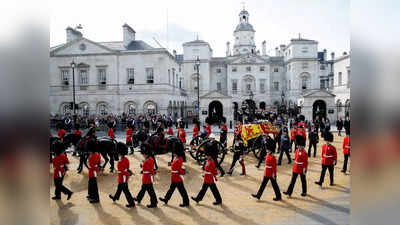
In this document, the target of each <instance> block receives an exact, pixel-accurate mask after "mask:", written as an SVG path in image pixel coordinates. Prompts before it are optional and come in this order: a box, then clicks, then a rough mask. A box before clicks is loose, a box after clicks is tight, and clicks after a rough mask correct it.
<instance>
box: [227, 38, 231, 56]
mask: <svg viewBox="0 0 400 225" xmlns="http://www.w3.org/2000/svg"><path fill="white" fill-rule="evenodd" d="M230 44H231V43H230V42H229V41H228V42H226V56H231V47H230Z"/></svg>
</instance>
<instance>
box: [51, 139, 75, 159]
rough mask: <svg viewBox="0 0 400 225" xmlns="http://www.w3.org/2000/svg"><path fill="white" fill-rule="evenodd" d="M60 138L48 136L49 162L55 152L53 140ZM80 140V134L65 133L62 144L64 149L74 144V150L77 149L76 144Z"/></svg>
mask: <svg viewBox="0 0 400 225" xmlns="http://www.w3.org/2000/svg"><path fill="white" fill-rule="evenodd" d="M57 140H60V138H59V137H50V138H49V142H50V143H49V144H50V162H52V158H53V156H54V154H55V149H54V146H53V144H54V143H55V141H57ZM80 140H81V136H79V135H76V134H67V135H65V137H64V138H63V141H62V143H63V145H64V149H65V150H67V149H68V148H69V147H71V146H75V151H76V149H77V147H76V146H77V144H78V143H79V141H80Z"/></svg>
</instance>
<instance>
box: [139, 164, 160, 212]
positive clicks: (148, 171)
mask: <svg viewBox="0 0 400 225" xmlns="http://www.w3.org/2000/svg"><path fill="white" fill-rule="evenodd" d="M154 174H156V171H155V170H154V159H153V158H152V157H151V156H147V158H146V159H145V160H144V162H143V165H142V188H141V189H140V191H139V193H138V194H137V196H136V201H137V202H138V203H140V202H141V201H142V199H143V196H144V194H145V193H146V191H147V193H148V194H149V196H150V205H147V207H148V208H154V207H157V203H158V201H157V196H156V193H155V192H154V187H153V182H154V178H153V175H154Z"/></svg>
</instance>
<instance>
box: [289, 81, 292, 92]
mask: <svg viewBox="0 0 400 225" xmlns="http://www.w3.org/2000/svg"><path fill="white" fill-rule="evenodd" d="M291 89H292V82H291V80H289V90H291Z"/></svg>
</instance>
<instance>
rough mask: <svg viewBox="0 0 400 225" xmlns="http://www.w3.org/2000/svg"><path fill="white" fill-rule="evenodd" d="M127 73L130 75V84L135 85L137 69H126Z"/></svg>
mask: <svg viewBox="0 0 400 225" xmlns="http://www.w3.org/2000/svg"><path fill="white" fill-rule="evenodd" d="M126 73H127V75H128V84H134V83H135V69H134V68H128V69H126Z"/></svg>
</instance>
